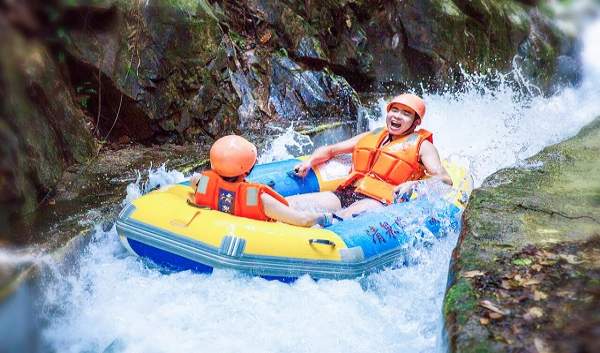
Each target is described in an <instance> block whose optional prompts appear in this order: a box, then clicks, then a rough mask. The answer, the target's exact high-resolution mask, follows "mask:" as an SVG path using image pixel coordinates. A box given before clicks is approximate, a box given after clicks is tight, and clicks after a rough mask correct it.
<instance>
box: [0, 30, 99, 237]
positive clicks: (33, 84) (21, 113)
mask: <svg viewBox="0 0 600 353" xmlns="http://www.w3.org/2000/svg"><path fill="white" fill-rule="evenodd" d="M0 52H1V53H2V57H1V60H0V141H2V143H1V144H0V208H1V209H2V212H1V213H0V230H2V232H3V233H4V230H5V229H6V225H7V222H8V219H9V218H10V217H12V216H13V215H14V214H16V213H23V212H29V211H32V210H33V209H34V208H35V207H36V205H37V204H38V201H39V200H40V199H41V198H43V196H44V194H45V193H47V192H48V191H50V190H51V189H52V188H53V187H54V185H55V184H56V183H57V182H58V180H59V179H60V177H61V175H62V172H63V170H64V169H65V167H67V166H68V165H70V164H73V163H84V162H86V161H87V160H88V159H89V158H90V157H91V156H92V155H93V153H94V152H95V150H96V144H95V141H94V138H93V136H92V133H91V128H90V126H89V125H88V124H86V123H87V122H88V119H87V117H86V115H85V114H84V112H83V111H82V110H81V109H80V108H79V106H78V105H77V104H76V102H75V101H74V92H73V91H71V88H70V87H69V86H68V85H67V84H66V82H65V79H64V76H63V75H62V73H61V70H60V67H59V65H57V64H56V62H55V61H54V57H53V55H52V54H51V52H50V51H49V50H48V49H47V48H46V47H45V46H44V45H43V44H42V43H40V42H39V41H37V40H32V39H29V40H27V39H26V38H24V37H23V36H21V35H20V34H19V33H17V32H15V31H14V30H13V29H12V28H11V27H10V26H9V25H8V24H7V23H6V22H4V21H2V19H1V18H0Z"/></svg>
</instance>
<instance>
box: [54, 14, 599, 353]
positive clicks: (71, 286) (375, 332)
mask: <svg viewBox="0 0 600 353" xmlns="http://www.w3.org/2000/svg"><path fill="white" fill-rule="evenodd" d="M599 36H600V23H597V24H596V25H594V26H591V27H590V29H589V31H588V32H587V34H586V38H584V42H585V44H588V45H587V46H586V50H585V51H584V54H583V63H584V70H585V79H584V82H583V84H582V85H581V87H579V88H571V89H566V90H564V91H563V92H562V93H560V94H558V95H556V96H554V97H551V98H542V97H535V98H528V99H521V98H520V97H521V96H520V94H518V93H517V92H516V91H514V90H513V89H511V88H510V86H509V85H508V84H502V83H500V85H499V87H497V88H495V89H493V90H487V89H485V88H484V87H483V85H482V83H481V82H483V80H482V79H481V80H480V79H478V78H476V77H473V82H472V83H471V85H470V86H469V87H468V89H466V90H465V91H464V92H463V93H459V94H443V95H426V96H425V100H426V101H427V103H428V113H427V116H426V119H425V121H424V127H425V128H428V129H430V130H431V131H433V132H434V134H435V144H436V146H437V147H438V149H439V151H440V153H441V155H442V156H443V157H456V158H461V159H463V160H465V161H467V162H468V163H469V164H470V167H471V171H472V173H473V175H474V178H475V181H476V184H480V183H481V182H482V180H483V179H484V178H485V177H486V176H488V175H490V174H491V173H493V172H494V171H496V170H498V169H500V168H502V167H505V166H509V165H515V164H520V163H522V160H523V159H524V158H526V157H528V156H531V155H532V154H534V153H536V152H538V151H539V150H540V149H542V148H543V147H544V146H547V145H549V144H552V143H555V142H558V141H560V140H563V139H565V138H567V137H570V136H572V135H574V134H575V133H576V132H577V131H578V130H579V129H580V128H581V127H582V126H583V125H585V124H586V123H588V122H590V121H591V120H592V119H593V118H594V117H596V116H598V115H600V99H598V97H599V96H600V94H599V88H598V87H600V66H599V64H598V63H597V60H595V57H597V56H596V55H595V53H594V50H597V48H595V47H594V45H593V43H594V40H593V38H598V37H599ZM488 78H489V77H488ZM498 80H502V77H499V78H498ZM381 123H382V122H381V120H379V121H374V122H373V124H374V125H377V124H381ZM306 143H309V142H307V141H306V140H304V139H302V138H300V140H299V137H298V136H297V135H296V134H294V133H292V132H286V133H284V134H282V135H281V136H279V137H278V139H277V140H276V141H275V142H274V143H273V144H272V146H273V147H272V148H270V149H269V150H267V151H263V153H262V156H261V160H262V161H269V160H273V159H278V158H286V157H288V155H287V154H288V153H289V150H288V149H286V148H282V147H283V146H285V145H286V144H287V145H291V146H298V145H299V144H306ZM160 173H162V174H161V176H160V177H158V176H157V175H158V174H160ZM160 173H158V174H157V173H152V175H153V178H154V179H153V180H154V184H162V185H164V184H165V183H168V182H173V181H177V180H180V179H181V175H180V174H176V173H167V172H166V171H164V170H163V171H161V172H160ZM136 192H137V194H136ZM136 195H139V190H138V189H137V187H135V186H131V187H130V190H128V198H127V200H128V201H129V200H131V198H133V197H135V196H136ZM456 238H457V235H456V234H453V235H450V236H448V237H447V238H445V239H442V240H440V241H439V242H437V243H435V244H434V246H432V247H430V248H425V249H414V251H413V255H412V256H413V258H414V259H415V261H413V262H412V265H411V266H407V267H400V268H395V269H388V270H385V271H382V272H380V273H377V274H374V275H371V276H368V277H367V278H362V279H360V280H344V281H332V280H321V281H318V282H315V281H313V280H312V279H310V278H308V277H304V278H301V279H299V280H298V281H296V282H294V283H292V284H285V283H280V282H277V281H267V280H264V279H261V278H252V277H247V276H244V275H241V274H239V273H236V272H232V271H216V272H215V273H214V274H212V275H201V274H195V273H191V272H179V273H165V272H163V271H161V270H160V269H157V268H153V267H150V266H149V265H148V264H146V263H144V262H143V261H141V260H140V259H138V258H136V257H133V256H130V255H129V254H127V253H126V251H125V249H123V248H122V246H121V245H120V243H119V242H118V240H117V235H116V233H115V231H114V229H112V230H110V231H108V232H105V231H103V230H101V229H100V228H99V227H98V229H96V233H95V235H94V239H93V241H92V242H91V244H90V245H89V246H88V247H87V248H86V251H85V253H84V254H82V256H81V258H80V259H79V264H78V266H77V270H76V271H69V272H61V271H58V270H56V271H54V272H51V273H49V275H48V276H49V278H48V281H47V283H46V287H45V292H44V296H45V297H44V302H43V306H42V309H43V310H42V312H43V313H44V314H45V315H46V316H47V317H51V320H49V321H48V323H47V327H46V328H45V329H44V331H43V345H44V347H45V349H44V350H49V351H56V352H83V351H85V352H102V351H104V350H106V351H111V352H121V351H123V352H345V353H349V352H434V351H442V350H443V349H444V342H443V340H442V338H441V332H442V316H441V305H442V300H443V293H444V290H445V285H446V276H447V273H446V269H447V268H448V262H449V258H450V253H451V251H452V249H453V247H454V245H455V243H456Z"/></svg>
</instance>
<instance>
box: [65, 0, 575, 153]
mask: <svg viewBox="0 0 600 353" xmlns="http://www.w3.org/2000/svg"><path fill="white" fill-rule="evenodd" d="M101 3H103V5H102V6H99V5H97V6H96V7H95V8H94V10H91V9H90V7H89V6H77V5H74V6H72V7H70V8H69V9H68V11H66V12H67V13H66V15H65V18H66V17H67V15H68V17H69V18H71V19H72V18H75V20H68V21H67V20H65V23H66V25H65V32H64V33H65V35H64V38H63V41H62V42H63V43H62V44H63V45H64V48H65V50H66V52H67V53H68V55H67V57H68V60H69V63H70V67H71V72H72V76H73V79H74V81H75V82H76V85H78V86H80V87H82V90H83V91H92V90H93V91H94V92H95V93H93V94H90V95H88V98H89V102H88V107H89V109H88V110H89V114H90V115H91V116H97V117H98V121H99V122H98V128H99V130H100V132H101V133H100V137H107V138H109V139H111V138H112V139H118V138H119V137H120V136H122V135H126V136H128V138H131V139H133V140H137V141H148V140H156V139H157V138H158V139H159V140H160V141H163V140H166V139H175V140H176V141H183V140H188V141H197V140H198V139H200V141H206V142H210V141H212V139H214V138H215V137H217V136H220V135H223V134H225V133H227V132H238V133H239V132H242V131H244V132H248V133H251V132H259V131H263V129H264V126H265V123H268V122H269V123H280V124H286V123H288V122H289V121H296V122H299V124H300V125H302V124H311V123H314V120H315V119H318V120H321V121H320V122H322V120H325V122H327V121H330V120H334V121H353V120H355V119H356V117H357V111H358V107H359V106H360V101H359V99H358V96H357V94H356V92H355V91H354V89H357V90H358V91H361V92H373V91H386V90H390V91H393V92H397V91H398V90H402V89H406V88H408V87H420V85H422V84H424V85H425V86H426V87H430V88H432V89H437V88H443V87H448V85H450V86H455V85H458V84H460V81H461V70H463V71H466V72H476V71H485V70H487V69H497V70H500V71H507V70H510V69H511V68H512V65H513V58H514V57H515V56H516V60H515V62H518V63H520V64H522V70H523V72H524V73H525V74H526V76H528V77H530V78H531V79H532V80H533V82H534V83H536V84H537V85H538V86H539V87H540V88H541V89H542V91H544V92H547V91H548V90H549V89H550V87H551V85H552V83H553V82H555V81H557V80H558V79H559V77H558V76H560V79H561V80H563V81H565V80H568V79H576V77H577V75H576V74H577V73H576V72H575V73H573V72H571V71H573V70H575V69H576V66H573V65H571V64H572V63H573V62H575V59H574V58H573V55H574V53H573V50H572V49H573V46H569V45H568V43H570V41H569V40H567V38H565V37H564V36H561V34H560V32H558V31H557V30H556V29H555V28H554V27H553V26H552V25H551V24H550V23H549V22H548V21H547V20H546V19H545V18H544V16H542V15H541V14H540V13H539V11H537V10H536V9H535V8H532V7H531V5H527V4H524V3H522V2H515V1H495V0H478V1H462V0H455V1H451V0H429V1H424V2H423V1H421V2H406V1H399V0H397V1H375V2H373V1H369V2H365V1H328V2H325V3H317V2H313V1H304V2H299V1H272V0H246V1H213V2H211V1H205V0H203V1H198V2H184V1H167V0H151V1H146V2H139V3H138V2H114V3H113V2H108V1H104V2H101ZM98 76H99V77H100V78H99V79H98ZM390 93H391V92H390Z"/></svg>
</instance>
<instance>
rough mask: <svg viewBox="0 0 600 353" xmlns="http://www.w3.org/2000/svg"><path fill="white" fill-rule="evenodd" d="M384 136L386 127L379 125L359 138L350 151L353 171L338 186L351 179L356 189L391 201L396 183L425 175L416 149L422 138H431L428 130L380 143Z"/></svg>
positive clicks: (342, 186) (343, 185)
mask: <svg viewBox="0 0 600 353" xmlns="http://www.w3.org/2000/svg"><path fill="white" fill-rule="evenodd" d="M387 137H388V131H387V129H384V128H381V129H376V130H373V131H371V133H369V134H367V135H366V136H365V137H363V138H362V139H360V140H359V141H358V143H357V144H356V146H355V147H354V151H353V152H352V173H350V176H349V177H348V179H346V180H345V181H344V182H343V183H342V184H341V185H340V187H339V188H340V189H343V188H345V187H348V186H349V185H351V184H353V183H354V185H355V186H356V190H355V191H356V192H359V193H361V194H363V195H366V196H369V197H371V198H374V199H376V200H380V201H382V202H385V203H388V204H390V203H392V202H393V201H394V188H395V187H396V186H398V185H400V184H402V183H403V182H405V181H409V180H418V179H421V178H423V177H424V176H425V170H424V168H423V165H422V164H421V162H420V161H419V150H420V148H421V143H422V142H423V141H425V140H428V141H429V142H433V137H432V134H431V132H429V131H427V130H418V131H415V132H413V133H411V134H409V135H406V136H403V137H400V138H396V139H395V140H393V141H391V142H389V143H388V144H386V145H385V146H383V147H380V146H381V144H382V143H383V141H384V140H385V139H386V138H387Z"/></svg>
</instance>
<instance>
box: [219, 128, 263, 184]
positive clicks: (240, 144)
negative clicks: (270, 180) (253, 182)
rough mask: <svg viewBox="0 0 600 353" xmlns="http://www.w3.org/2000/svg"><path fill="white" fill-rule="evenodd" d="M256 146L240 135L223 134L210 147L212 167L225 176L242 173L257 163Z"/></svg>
mask: <svg viewBox="0 0 600 353" xmlns="http://www.w3.org/2000/svg"><path fill="white" fill-rule="evenodd" d="M256 156H257V153H256V146H254V145H253V144H252V143H251V142H250V141H248V140H246V139H245V138H243V137H241V136H238V135H228V136H223V137H221V138H220V139H218V140H217V141H215V143H213V145H212V147H211V148H210V167H211V169H212V170H214V171H215V172H216V173H217V174H219V175H220V176H224V177H235V176H239V175H242V174H244V173H246V172H248V171H250V169H252V167H253V166H254V163H256Z"/></svg>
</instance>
